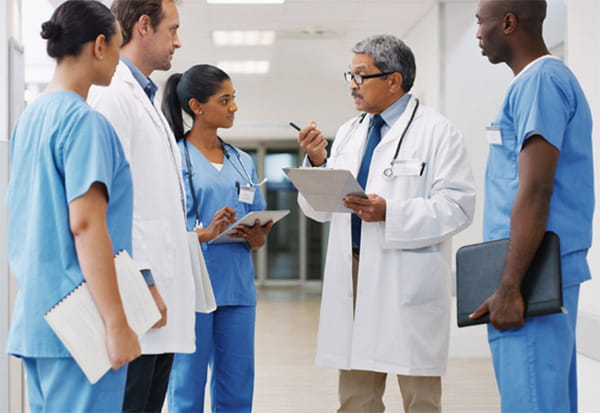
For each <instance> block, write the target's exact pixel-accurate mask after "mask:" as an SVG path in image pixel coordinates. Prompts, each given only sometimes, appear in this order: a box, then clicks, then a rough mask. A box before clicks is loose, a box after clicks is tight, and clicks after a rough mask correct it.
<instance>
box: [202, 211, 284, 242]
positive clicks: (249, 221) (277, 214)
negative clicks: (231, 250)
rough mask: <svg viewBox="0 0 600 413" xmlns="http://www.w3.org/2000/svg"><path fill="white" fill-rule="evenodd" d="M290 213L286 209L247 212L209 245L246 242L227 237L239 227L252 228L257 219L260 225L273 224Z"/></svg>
mask: <svg viewBox="0 0 600 413" xmlns="http://www.w3.org/2000/svg"><path fill="white" fill-rule="evenodd" d="M289 213H290V211H289V210H288V209H285V210H281V211H253V212H249V213H248V214H246V215H245V216H243V217H242V218H240V219H239V220H237V221H236V222H234V223H233V224H232V225H231V226H230V227H229V228H227V229H226V230H225V231H223V232H221V233H220V234H219V235H218V236H217V237H216V238H215V239H214V240H212V241H209V242H208V243H209V244H220V243H223V242H246V240H245V239H244V238H234V237H230V236H229V235H231V234H234V233H235V230H236V229H237V228H239V227H240V225H247V226H249V227H251V226H253V225H254V224H255V223H256V220H257V219H258V220H259V221H260V225H265V224H266V223H267V222H269V221H273V223H275V222H277V221H279V220H280V219H281V218H283V217H284V216H286V215H287V214H289Z"/></svg>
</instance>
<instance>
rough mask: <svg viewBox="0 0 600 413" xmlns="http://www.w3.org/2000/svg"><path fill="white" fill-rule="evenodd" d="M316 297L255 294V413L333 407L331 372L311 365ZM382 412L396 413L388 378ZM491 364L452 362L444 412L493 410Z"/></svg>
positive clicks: (308, 412)
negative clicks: (257, 299)
mask: <svg viewBox="0 0 600 413" xmlns="http://www.w3.org/2000/svg"><path fill="white" fill-rule="evenodd" d="M318 317H319V295H318V293H315V292H313V293H310V292H303V291H301V290H297V289H296V290H294V289H291V290H290V289H271V288H269V289H262V290H260V291H259V304H258V308H257V327H256V383H255V398H254V406H255V407H254V411H255V412H257V413H320V412H323V413H326V412H334V411H335V409H336V407H337V371H336V370H334V369H326V368H319V367H316V366H315V365H314V353H315V345H316V337H317V323H318ZM384 401H385V404H386V406H387V411H388V412H402V411H403V409H402V399H401V396H400V393H399V390H398V388H397V384H396V381H395V378H394V377H388V383H387V390H386V394H385V396H384ZM498 406H499V401H498V393H497V391H496V387H495V383H494V378H493V372H492V366H491V362H490V361H489V360H487V359H453V360H450V362H449V365H448V373H447V376H446V377H445V378H444V381H443V409H444V412H449V413H452V412H457V413H458V412H478V413H486V412H497V411H499V407H498Z"/></svg>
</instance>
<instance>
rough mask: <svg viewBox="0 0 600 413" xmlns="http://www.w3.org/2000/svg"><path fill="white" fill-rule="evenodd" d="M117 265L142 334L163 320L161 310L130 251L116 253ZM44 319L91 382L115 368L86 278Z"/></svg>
mask: <svg viewBox="0 0 600 413" xmlns="http://www.w3.org/2000/svg"><path fill="white" fill-rule="evenodd" d="M115 268H116V271H117V284H118V286H119V293H120V294H121V301H122V302H123V309H124V310H125V316H126V317H127V322H128V323H129V326H130V327H131V328H132V329H133V331H135V333H136V334H137V335H138V337H141V336H142V335H143V334H144V333H146V332H147V331H148V330H149V329H150V328H151V327H152V326H153V325H154V324H155V323H156V322H157V321H158V320H159V319H160V317H161V316H160V312H159V311H158V308H157V306H156V304H155V302H154V299H153V298H152V294H151V293H150V289H149V288H148V285H147V284H146V281H145V280H144V277H143V276H142V274H141V273H140V272H139V270H138V269H137V267H136V265H135V263H134V262H133V260H132V259H131V257H130V256H129V254H128V253H127V251H121V252H119V253H118V254H117V255H116V257H115ZM44 318H45V319H46V321H47V322H48V324H49V325H50V327H51V328H52V330H53V331H54V333H55V334H56V335H57V336H58V338H59V339H60V341H62V343H63V344H64V345H65V347H66V348H67V350H69V352H70V353H71V356H73V358H74V359H75V361H76V362H77V364H78V365H79V367H81V370H83V373H84V374H85V376H86V377H87V379H88V380H89V381H90V383H92V384H94V383H96V382H97V381H98V380H100V378H102V376H104V374H105V373H106V372H107V371H108V370H109V369H110V368H111V364H110V360H109V358H108V352H107V351H106V340H105V337H106V333H105V330H104V323H103V322H102V318H101V317H100V313H99V312H98V309H97V308H96V304H95V303H94V301H93V299H92V296H91V294H90V292H89V289H88V286H87V284H86V283H85V281H84V282H83V283H81V284H79V285H78V286H77V287H76V288H75V289H74V290H73V291H71V293H69V295H67V296H66V297H65V298H63V299H62V300H61V301H59V302H58V303H57V304H56V305H55V306H54V307H52V309H50V310H49V311H48V312H47V313H46V314H45V315H44Z"/></svg>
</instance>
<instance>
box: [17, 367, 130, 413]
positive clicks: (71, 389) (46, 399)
mask: <svg viewBox="0 0 600 413" xmlns="http://www.w3.org/2000/svg"><path fill="white" fill-rule="evenodd" d="M23 363H24V365H25V371H26V376H27V394H28V396H29V410H30V411H31V412H32V413H37V412H44V413H51V412H56V413H64V412H73V413H75V412H85V413H87V412H111V413H114V412H120V411H121V407H122V405H123V395H124V393H125V380H126V378H127V366H123V367H121V368H120V369H119V370H117V371H115V370H112V369H111V370H109V371H108V373H106V374H105V375H104V376H103V377H102V378H101V379H100V380H98V381H97V382H96V383H95V384H90V382H89V381H88V379H87V378H86V377H85V376H84V374H83V372H82V371H81V369H80V368H79V366H78V365H77V363H76V362H75V360H74V359H72V358H70V357H64V358H53V357H51V358H46V357H24V358H23Z"/></svg>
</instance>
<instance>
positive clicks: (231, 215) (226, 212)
mask: <svg viewBox="0 0 600 413" xmlns="http://www.w3.org/2000/svg"><path fill="white" fill-rule="evenodd" d="M221 221H226V222H227V224H230V223H232V222H235V221H237V217H236V214H235V210H234V209H233V208H231V207H229V206H226V207H224V208H221V209H219V210H218V211H217V212H215V215H214V216H213V222H221Z"/></svg>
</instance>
